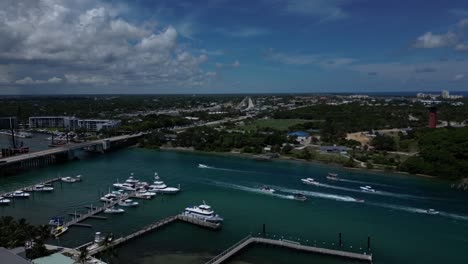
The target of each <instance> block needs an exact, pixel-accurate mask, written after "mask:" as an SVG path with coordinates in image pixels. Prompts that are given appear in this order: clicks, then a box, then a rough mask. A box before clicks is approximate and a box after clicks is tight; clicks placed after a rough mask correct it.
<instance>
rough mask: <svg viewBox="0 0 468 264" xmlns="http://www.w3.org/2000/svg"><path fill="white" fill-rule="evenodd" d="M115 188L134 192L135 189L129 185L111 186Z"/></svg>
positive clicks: (115, 184)
mask: <svg viewBox="0 0 468 264" xmlns="http://www.w3.org/2000/svg"><path fill="white" fill-rule="evenodd" d="M112 185H113V186H114V187H115V188H117V189H121V190H125V191H135V190H136V189H135V187H134V185H133V184H130V183H127V182H126V183H114V184H112Z"/></svg>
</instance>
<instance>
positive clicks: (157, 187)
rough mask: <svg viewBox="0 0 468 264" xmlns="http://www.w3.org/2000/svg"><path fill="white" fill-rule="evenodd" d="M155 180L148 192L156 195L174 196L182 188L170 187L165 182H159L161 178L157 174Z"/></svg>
mask: <svg viewBox="0 0 468 264" xmlns="http://www.w3.org/2000/svg"><path fill="white" fill-rule="evenodd" d="M155 175H156V176H155V177H154V178H155V180H156V181H154V182H153V184H152V185H150V186H149V189H148V191H150V192H156V193H167V194H174V193H177V192H179V191H180V188H175V187H168V186H167V185H166V184H165V183H164V182H163V181H160V180H159V176H158V175H157V173H155Z"/></svg>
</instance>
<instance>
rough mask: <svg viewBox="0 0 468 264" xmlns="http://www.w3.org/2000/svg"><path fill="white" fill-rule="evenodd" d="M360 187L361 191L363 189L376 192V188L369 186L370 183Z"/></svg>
mask: <svg viewBox="0 0 468 264" xmlns="http://www.w3.org/2000/svg"><path fill="white" fill-rule="evenodd" d="M359 188H360V189H361V191H363V192H371V193H374V192H375V190H374V189H373V188H372V187H371V186H369V185H366V186H361V187H359Z"/></svg>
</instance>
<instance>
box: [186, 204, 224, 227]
mask: <svg viewBox="0 0 468 264" xmlns="http://www.w3.org/2000/svg"><path fill="white" fill-rule="evenodd" d="M183 215H185V216H189V217H193V218H196V219H200V220H203V221H207V222H211V223H220V222H222V221H223V220H224V219H223V218H222V217H220V216H219V215H217V214H215V212H214V211H213V210H212V209H211V206H209V205H207V204H206V203H205V201H203V204H202V205H199V206H191V207H187V208H185V211H184V213H183Z"/></svg>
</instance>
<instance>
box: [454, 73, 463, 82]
mask: <svg viewBox="0 0 468 264" xmlns="http://www.w3.org/2000/svg"><path fill="white" fill-rule="evenodd" d="M464 78H465V74H461V73H460V74H457V75H455V76H454V77H453V80H454V81H460V80H463V79H464Z"/></svg>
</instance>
